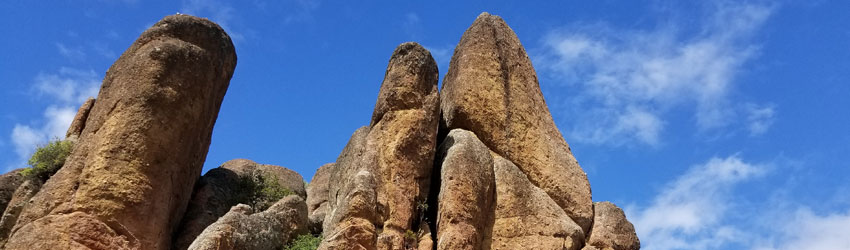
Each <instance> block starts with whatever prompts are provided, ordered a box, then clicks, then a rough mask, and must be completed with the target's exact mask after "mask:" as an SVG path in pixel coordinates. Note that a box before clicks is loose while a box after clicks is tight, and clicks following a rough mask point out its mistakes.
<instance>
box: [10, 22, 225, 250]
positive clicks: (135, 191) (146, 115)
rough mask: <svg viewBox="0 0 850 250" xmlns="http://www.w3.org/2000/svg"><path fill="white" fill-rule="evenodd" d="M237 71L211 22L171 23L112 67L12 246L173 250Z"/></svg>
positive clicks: (24, 217)
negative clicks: (72, 145) (72, 144)
mask: <svg viewBox="0 0 850 250" xmlns="http://www.w3.org/2000/svg"><path fill="white" fill-rule="evenodd" d="M235 66H236V52H235V50H234V47H233V43H232V42H231V40H230V37H229V36H228V35H227V34H226V33H225V32H224V30H222V29H221V27H219V26H218V25H216V24H215V23H213V22H210V21H209V20H206V19H202V18H196V17H192V16H187V15H174V16H168V17H165V18H164V19H162V20H161V21H159V22H157V23H156V24H154V26H153V27H151V28H150V29H148V30H146V31H145V32H144V33H142V35H141V36H140V37H139V38H138V39H137V40H136V41H135V42H134V43H133V45H132V46H131V47H130V48H129V49H127V51H125V52H124V54H122V55H121V57H120V58H119V59H118V60H117V61H116V62H115V64H113V65H112V67H110V69H109V71H107V73H106V77H105V78H104V80H103V85H102V86H101V90H100V93H99V95H98V99H97V102H95V104H94V106H93V107H92V108H91V111H90V113H89V114H88V117H87V118H86V122H85V126H84V128H83V129H82V132H81V134H80V137H79V139H78V142H77V146H76V147H75V149H74V151H73V153H72V154H71V156H70V157H69V158H68V160H67V162H66V164H65V166H64V167H63V168H62V169H61V170H60V171H59V172H58V173H56V175H54V176H53V177H52V178H51V179H50V180H49V181H48V182H47V183H45V185H44V187H43V188H42V190H41V191H40V192H39V193H38V194H36V196H35V197H33V198H32V200H31V204H30V205H28V206H27V207H26V208H25V209H24V211H23V213H22V214H21V216H20V218H19V220H18V223H17V224H16V225H15V228H14V229H13V232H12V235H11V237H10V239H9V241H8V242H7V244H6V248H7V249H49V248H63V249H76V248H92V249H168V248H169V245H170V242H171V235H172V233H173V231H174V230H175V227H176V226H177V224H178V223H179V221H180V218H181V216H182V214H183V212H184V210H185V209H186V204H187V203H188V201H189V198H190V195H191V193H192V187H193V186H194V184H195V180H197V178H198V176H199V175H200V173H201V169H202V167H203V163H204V159H205V158H206V154H207V150H208V148H209V144H210V137H211V134H212V130H213V125H214V124H215V120H216V117H217V116H218V111H219V107H220V105H221V102H222V99H223V98H224V95H225V92H226V91H227V87H228V85H229V82H230V78H231V76H232V74H233V70H234V67H235Z"/></svg>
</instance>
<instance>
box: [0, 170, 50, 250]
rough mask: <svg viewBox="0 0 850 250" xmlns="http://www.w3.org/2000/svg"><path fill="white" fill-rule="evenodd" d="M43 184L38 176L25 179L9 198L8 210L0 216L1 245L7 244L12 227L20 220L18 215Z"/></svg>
mask: <svg viewBox="0 0 850 250" xmlns="http://www.w3.org/2000/svg"><path fill="white" fill-rule="evenodd" d="M13 172H14V171H13ZM42 184H43V183H41V180H40V179H37V178H32V179H25V180H24V183H21V185H19V186H18V188H17V189H15V192H14V193H13V194H12V199H10V200H9V205H8V206H6V210H5V211H3V215H2V217H0V246H3V245H4V244H6V240H8V239H9V234H10V233H11V232H12V228H13V227H14V226H15V223H17V222H18V216H20V215H21V211H23V209H24V208H25V207H26V206H27V205H28V204H29V200H30V199H31V198H32V197H33V196H35V194H36V193H38V191H39V190H40V189H41V185H42Z"/></svg>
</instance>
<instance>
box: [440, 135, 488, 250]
mask: <svg viewBox="0 0 850 250" xmlns="http://www.w3.org/2000/svg"><path fill="white" fill-rule="evenodd" d="M438 159H439V160H438V165H440V179H441V184H440V194H439V199H438V200H439V202H438V206H437V239H436V244H437V249H446V250H449V249H486V247H485V246H487V244H486V237H487V236H488V235H489V229H490V228H491V227H492V225H493V224H492V222H493V203H494V201H495V191H496V190H495V189H496V187H495V183H494V181H495V179H494V176H493V158H492V157H491V156H490V150H489V149H487V146H485V145H484V143H482V142H481V141H480V140H478V138H477V137H476V136H475V134H473V133H472V132H469V131H466V130H462V129H453V130H452V131H451V132H449V134H448V136H447V137H446V138H445V140H444V141H443V143H442V144H441V145H440V151H439V158H438Z"/></svg>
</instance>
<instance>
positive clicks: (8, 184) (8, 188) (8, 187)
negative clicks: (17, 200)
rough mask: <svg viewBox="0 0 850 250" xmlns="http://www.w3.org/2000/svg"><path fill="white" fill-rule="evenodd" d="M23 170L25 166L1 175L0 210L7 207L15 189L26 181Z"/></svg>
mask: <svg viewBox="0 0 850 250" xmlns="http://www.w3.org/2000/svg"><path fill="white" fill-rule="evenodd" d="M23 170H24V169H23V168H19V169H15V170H12V171H9V172H8V173H5V174H2V175H0V211H3V210H5V209H6V206H8V205H9V201H11V200H12V195H13V194H14V193H15V190H16V189H18V186H20V185H21V183H24V177H23V176H21V171H23Z"/></svg>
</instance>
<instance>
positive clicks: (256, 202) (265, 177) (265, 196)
mask: <svg viewBox="0 0 850 250" xmlns="http://www.w3.org/2000/svg"><path fill="white" fill-rule="evenodd" d="M239 193H240V196H242V197H238V198H239V200H242V201H246V202H248V205H250V206H251V207H252V208H253V209H254V211H255V212H261V211H264V210H266V209H268V208H269V207H271V206H272V205H274V203H275V202H277V201H279V200H280V199H283V197H286V196H288V195H291V194H294V193H293V192H292V190H289V189H287V188H285V187H283V186H282V185H281V184H280V183H279V182H278V180H277V178H275V177H274V176H273V175H270V174H268V173H265V172H263V171H262V170H254V171H251V172H250V173H248V174H246V175H243V176H240V177H239Z"/></svg>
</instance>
